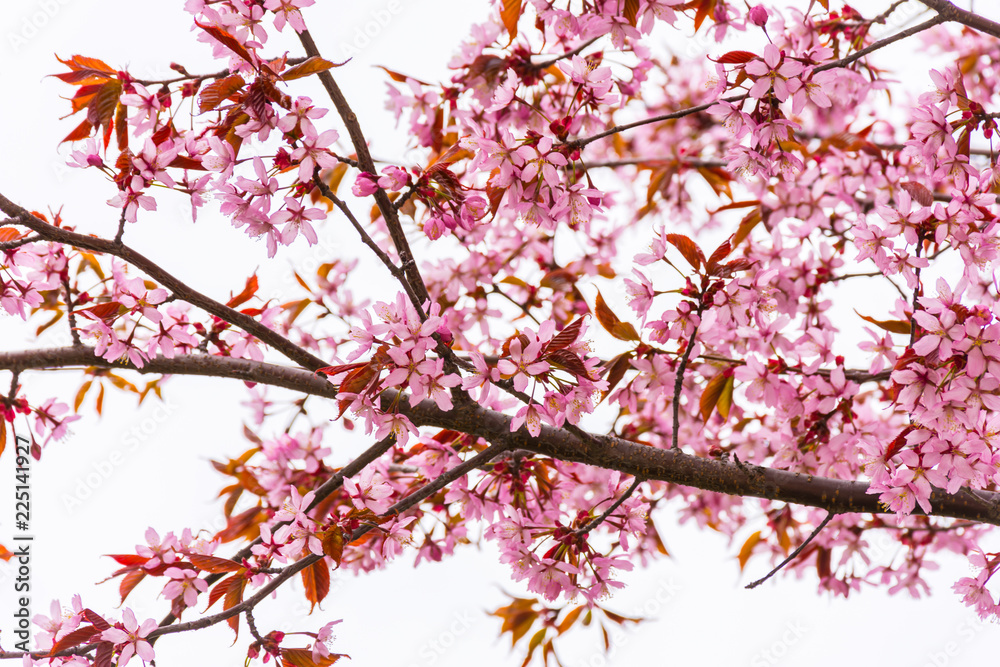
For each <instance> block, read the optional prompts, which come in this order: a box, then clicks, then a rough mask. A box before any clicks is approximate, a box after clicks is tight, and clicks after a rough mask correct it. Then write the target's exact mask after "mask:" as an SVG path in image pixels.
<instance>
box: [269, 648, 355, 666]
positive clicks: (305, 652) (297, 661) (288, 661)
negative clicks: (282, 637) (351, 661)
mask: <svg viewBox="0 0 1000 667" xmlns="http://www.w3.org/2000/svg"><path fill="white" fill-rule="evenodd" d="M349 657H350V656H348V655H346V654H344V653H331V654H330V655H328V656H325V657H321V658H320V659H319V660H313V657H312V651H311V650H310V649H307V648H283V649H281V667H329V665H332V664H333V663H335V662H337V661H338V660H340V659H341V658H349Z"/></svg>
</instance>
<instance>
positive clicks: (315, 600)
mask: <svg viewBox="0 0 1000 667" xmlns="http://www.w3.org/2000/svg"><path fill="white" fill-rule="evenodd" d="M300 574H301V575H302V585H303V587H304V588H305V593H306V599H307V600H309V612H310V613H312V610H313V608H314V607H315V606H316V605H317V604H319V603H320V602H322V601H323V598H325V597H326V596H327V593H329V592H330V568H329V567H327V565H326V561H325V560H323V559H322V558H321V559H320V560H318V561H316V562H315V563H313V564H312V565H310V566H309V567H307V568H305V569H304V570H302V572H301V573H300Z"/></svg>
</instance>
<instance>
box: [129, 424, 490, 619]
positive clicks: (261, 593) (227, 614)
mask: <svg viewBox="0 0 1000 667" xmlns="http://www.w3.org/2000/svg"><path fill="white" fill-rule="evenodd" d="M508 448H509V447H508V445H507V444H506V443H504V442H498V443H497V444H494V445H491V446H489V447H487V448H486V449H484V450H483V451H481V452H479V453H478V454H476V455H475V456H472V457H470V458H468V459H466V460H465V461H463V462H462V463H460V464H459V465H457V466H455V467H454V468H452V469H451V470H449V471H448V472H446V473H444V474H442V475H440V476H439V477H437V478H435V479H433V480H431V481H430V482H428V483H427V484H425V485H424V486H422V487H420V488H419V489H417V490H416V491H414V492H413V493H411V494H410V495H408V496H407V497H405V498H403V499H402V500H400V501H399V502H397V503H396V504H395V505H393V506H392V507H390V508H389V509H388V510H386V512H385V514H383V515H382V516H392V515H394V514H400V513H402V512H405V511H406V510H408V509H409V508H411V507H413V506H414V505H416V504H417V503H419V502H420V501H421V500H424V499H425V498H427V497H428V496H430V495H432V494H433V493H436V492H437V491H439V490H440V489H442V488H444V487H445V486H447V485H448V484H450V483H451V482H453V481H455V480H456V479H458V478H459V477H462V476H463V475H465V474H466V473H468V472H469V471H470V470H472V469H473V468H475V467H477V466H479V465H481V464H483V463H486V462H489V461H491V460H493V459H494V458H496V457H497V456H498V455H500V454H502V453H503V452H504V451H505V450H507V449H508ZM372 528H374V526H373V525H366V526H362V527H360V528H358V529H357V530H355V531H354V532H353V533H352V534H351V536H350V538H349V539H348V540H347V542H348V543H351V542H354V541H355V540H357V539H358V538H360V537H362V536H364V535H365V534H366V533H368V532H369V531H370V530H372ZM323 558H324V556H317V555H315V554H311V555H309V556H306V557H305V558H302V559H301V560H298V561H296V562H295V563H294V564H292V565H289V566H288V567H286V568H284V569H283V570H282V571H281V573H280V574H278V575H277V576H276V577H275V578H274V579H272V580H271V581H269V582H267V583H266V584H264V586H262V587H261V588H260V590H258V591H257V592H256V593H254V594H253V595H252V596H250V597H249V598H247V599H246V600H244V601H243V602H241V603H239V604H237V605H234V606H232V607H230V608H229V609H226V610H225V611H221V612H219V613H218V614H213V615H212V616H205V617H204V618H199V619H198V620H197V621H190V622H188V623H178V624H177V625H171V626H168V627H162V626H161V627H159V628H157V629H156V630H153V631H152V632H150V633H149V635H148V638H150V639H153V638H156V637H159V636H161V635H168V634H176V633H178V632H186V631H188V630H200V629H202V628H207V627H209V626H212V625H215V624H217V623H221V622H222V621H225V620H228V619H230V618H232V617H233V616H236V615H238V614H241V613H243V612H244V611H249V610H251V609H253V608H254V607H256V606H257V605H258V604H259V603H260V602H261V601H262V600H264V599H265V598H266V597H267V596H268V595H270V594H271V593H273V592H274V591H275V590H277V589H278V587H279V586H281V584H283V583H285V582H286V581H287V580H288V579H290V578H291V577H292V576H294V575H295V574H297V573H298V572H300V571H302V570H304V569H305V568H307V567H309V566H310V565H312V564H313V563H316V562H318V561H320V560H322V559H323Z"/></svg>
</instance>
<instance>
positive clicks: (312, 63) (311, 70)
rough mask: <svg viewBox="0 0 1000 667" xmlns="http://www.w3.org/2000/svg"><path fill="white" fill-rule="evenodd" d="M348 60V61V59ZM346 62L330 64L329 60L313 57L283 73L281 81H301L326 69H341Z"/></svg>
mask: <svg viewBox="0 0 1000 667" xmlns="http://www.w3.org/2000/svg"><path fill="white" fill-rule="evenodd" d="M348 60H349V59H348ZM347 62H348V61H347V60H345V61H344V62H342V63H332V62H330V61H329V60H323V59H322V58H319V57H316V56H313V57H311V58H309V59H308V60H305V61H304V62H301V63H299V64H298V65H296V66H295V67H290V68H288V69H287V70H285V73H284V74H282V75H281V80H282V81H291V80H293V79H301V78H302V77H304V76H309V75H310V74H318V73H319V72H325V71H326V70H328V69H332V68H334V67H341V66H342V65H346V64H347Z"/></svg>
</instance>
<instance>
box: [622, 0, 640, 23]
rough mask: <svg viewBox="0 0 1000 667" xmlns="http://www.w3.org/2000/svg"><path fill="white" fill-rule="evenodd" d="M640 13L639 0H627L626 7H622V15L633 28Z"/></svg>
mask: <svg viewBox="0 0 1000 667" xmlns="http://www.w3.org/2000/svg"><path fill="white" fill-rule="evenodd" d="M638 14H639V0H625V7H624V9H622V16H624V17H625V20H626V21H628V23H629V25H630V26H632V27H633V28H634V27H635V25H636V16H638Z"/></svg>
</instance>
